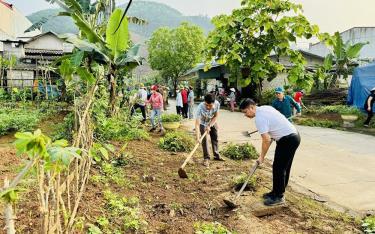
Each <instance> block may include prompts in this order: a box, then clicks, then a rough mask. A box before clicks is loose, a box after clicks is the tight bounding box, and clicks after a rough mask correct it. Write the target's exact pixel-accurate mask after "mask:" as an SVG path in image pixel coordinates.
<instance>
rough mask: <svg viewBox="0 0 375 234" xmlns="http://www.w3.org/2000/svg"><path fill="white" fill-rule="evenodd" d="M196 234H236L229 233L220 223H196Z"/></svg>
mask: <svg viewBox="0 0 375 234" xmlns="http://www.w3.org/2000/svg"><path fill="white" fill-rule="evenodd" d="M194 233H195V234H234V232H231V231H229V230H228V229H227V228H226V227H225V226H224V225H222V224H221V223H218V222H214V223H207V222H196V223H194Z"/></svg>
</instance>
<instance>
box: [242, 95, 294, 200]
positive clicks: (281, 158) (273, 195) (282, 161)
mask: <svg viewBox="0 0 375 234" xmlns="http://www.w3.org/2000/svg"><path fill="white" fill-rule="evenodd" d="M240 109H241V111H242V113H244V114H245V116H246V117H248V118H251V119H252V118H254V117H255V125H256V128H257V129H258V132H259V134H260V135H261V136H262V151H261V154H260V156H259V158H258V162H259V163H260V164H261V163H263V161H264V157H265V156H266V154H267V151H268V150H269V148H270V145H271V139H274V140H276V144H277V145H276V151H275V158H274V161H273V166H272V176H273V188H272V191H271V192H269V193H266V194H264V195H263V198H264V199H265V200H264V204H265V205H267V206H273V205H281V204H283V203H285V199H284V193H285V188H286V186H287V185H288V181H289V175H290V168H291V167H292V162H293V158H294V154H295V152H296V150H297V148H298V146H299V144H300V142H301V138H300V135H299V133H298V131H297V129H296V128H295V127H294V126H293V125H292V124H291V123H290V122H289V121H288V119H287V118H285V116H284V115H282V114H281V113H280V112H278V111H277V110H276V109H275V108H273V107H271V106H261V107H257V106H256V103H255V102H254V101H253V100H251V99H245V100H244V101H243V102H242V103H241V105H240Z"/></svg>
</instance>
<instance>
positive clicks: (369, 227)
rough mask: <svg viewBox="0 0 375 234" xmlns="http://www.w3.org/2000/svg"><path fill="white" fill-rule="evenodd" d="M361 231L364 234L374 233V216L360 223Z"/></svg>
mask: <svg viewBox="0 0 375 234" xmlns="http://www.w3.org/2000/svg"><path fill="white" fill-rule="evenodd" d="M362 229H363V231H364V232H365V233H375V216H369V217H366V218H365V219H364V220H363V221H362Z"/></svg>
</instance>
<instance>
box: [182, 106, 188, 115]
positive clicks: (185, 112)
mask: <svg viewBox="0 0 375 234" xmlns="http://www.w3.org/2000/svg"><path fill="white" fill-rule="evenodd" d="M188 110H189V105H188V104H187V103H184V107H183V108H182V116H183V117H184V118H187V117H188Z"/></svg>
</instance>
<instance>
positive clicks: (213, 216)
mask: <svg viewBox="0 0 375 234" xmlns="http://www.w3.org/2000/svg"><path fill="white" fill-rule="evenodd" d="M0 139H1V138H0ZM158 140H159V136H156V135H154V136H153V137H152V138H151V139H150V140H149V141H132V142H129V144H128V146H127V150H128V152H129V153H130V154H131V155H132V156H133V157H134V158H133V160H132V161H133V163H132V164H130V165H127V166H124V167H123V170H124V172H125V173H124V174H125V175H126V177H127V179H129V180H130V181H131V184H132V186H131V187H132V188H129V187H121V186H117V185H115V184H110V185H104V184H101V183H93V182H90V183H89V184H88V186H87V191H86V192H85V195H84V197H83V201H82V202H81V207H80V209H79V215H78V216H79V217H84V218H85V222H87V223H95V220H96V219H97V218H98V217H99V216H102V215H103V214H104V212H105V209H104V201H103V193H104V191H105V190H106V189H109V188H110V189H111V191H112V192H116V193H118V194H120V195H122V196H125V197H130V196H136V197H138V198H139V199H140V206H141V211H142V216H143V218H144V219H145V220H146V221H147V223H148V225H147V230H149V233H171V234H172V233H173V234H175V233H194V229H193V226H194V223H195V222H202V221H207V222H220V223H221V224H223V225H225V226H226V227H227V228H228V229H230V230H234V231H236V232H237V233H290V232H298V233H333V232H335V233H344V232H347V233H360V231H359V230H358V229H357V227H358V225H357V223H355V222H354V221H353V219H351V218H348V217H347V216H346V215H344V214H340V213H337V212H333V211H331V210H329V209H328V208H326V207H325V206H324V205H322V204H321V203H319V202H316V201H313V200H311V199H309V198H307V197H305V196H303V195H301V194H298V193H296V192H293V191H290V190H288V192H287V194H286V199H287V203H288V206H287V208H285V209H283V210H282V211H280V212H278V213H277V214H274V215H271V216H265V217H262V218H257V217H255V216H254V215H253V214H252V212H251V206H252V204H254V203H256V202H260V201H261V196H262V194H263V193H264V192H267V191H268V190H269V188H270V187H271V186H270V181H271V178H270V169H269V165H264V166H263V167H262V168H260V169H259V170H258V171H257V172H256V174H257V177H258V178H259V179H258V186H257V188H256V191H246V192H245V193H244V196H241V197H240V199H239V200H238V201H237V203H239V204H241V207H240V208H238V209H237V210H230V209H228V208H226V207H225V205H224V203H223V199H224V198H231V197H233V196H234V195H235V194H234V189H233V187H232V183H231V181H232V179H233V178H234V177H236V176H237V175H239V174H240V173H241V172H243V171H245V172H246V171H247V170H248V168H250V166H251V165H252V164H253V162H251V161H244V162H236V161H232V160H227V161H226V162H215V161H212V162H211V165H210V168H209V169H206V168H205V167H203V166H202V165H201V154H200V153H197V154H196V156H195V158H194V163H192V164H188V165H187V167H186V171H187V173H188V175H189V177H190V178H189V179H180V178H179V177H178V174H177V170H178V168H179V166H180V165H181V164H182V162H183V160H184V159H185V157H186V156H187V153H178V154H176V153H170V152H166V151H162V150H160V149H159V148H158V147H157V142H158ZM114 145H115V146H117V147H118V148H120V147H122V145H123V143H120V142H115V143H114ZM0 157H1V158H2V160H1V161H0V173H1V174H0V179H3V178H4V177H5V176H11V175H14V174H15V171H16V169H15V167H17V166H19V165H20V164H21V160H20V159H19V158H18V157H17V156H16V155H15V152H14V149H12V148H10V147H7V148H0ZM98 173H99V171H98V169H97V168H95V167H93V169H92V175H94V174H98ZM31 177H32V175H31ZM145 177H154V178H153V179H152V180H144V178H145ZM24 185H25V186H23V187H25V188H26V189H27V190H26V192H24V193H23V194H22V199H21V200H20V201H19V202H18V203H17V205H16V208H17V220H16V226H17V230H18V232H19V233H38V225H39V224H38V222H39V219H38V207H37V203H38V202H37V197H36V195H35V191H34V190H35V189H36V188H35V186H33V182H32V181H30V180H29V182H26V183H24ZM173 204H180V205H181V207H182V208H181V209H179V210H178V211H173V212H172V211H171V210H172V208H173ZM0 225H1V226H3V225H4V222H3V219H2V218H0Z"/></svg>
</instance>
